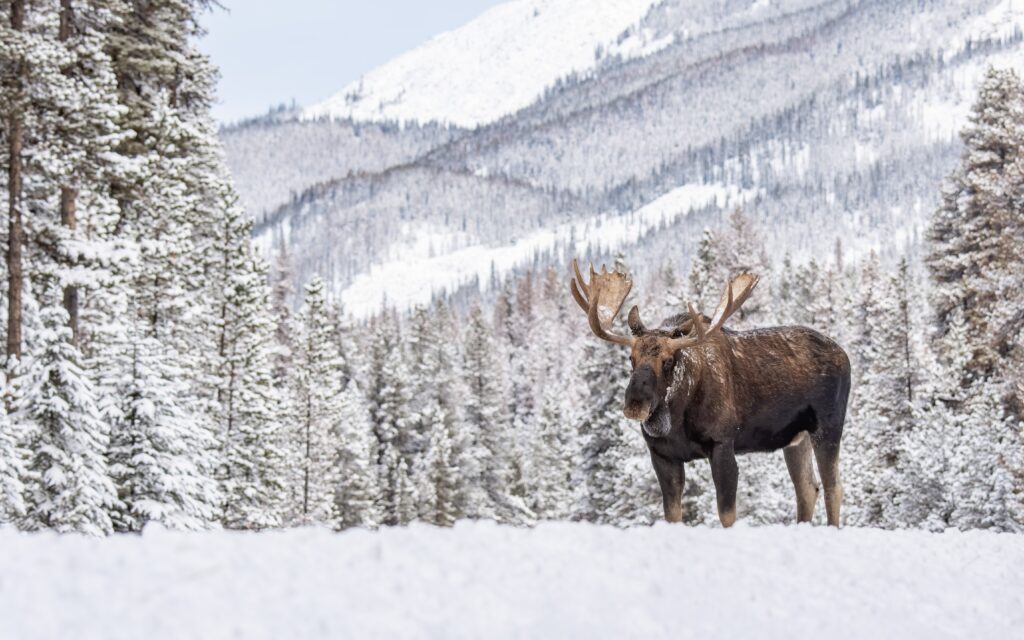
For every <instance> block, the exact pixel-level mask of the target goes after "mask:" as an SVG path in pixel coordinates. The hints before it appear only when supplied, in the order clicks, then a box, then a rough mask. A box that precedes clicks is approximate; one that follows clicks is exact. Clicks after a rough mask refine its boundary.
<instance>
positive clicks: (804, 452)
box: [570, 260, 850, 527]
mask: <svg viewBox="0 0 1024 640" xmlns="http://www.w3.org/2000/svg"><path fill="white" fill-rule="evenodd" d="M573 271H574V274H575V278H574V279H573V280H572V281H571V283H570V290H571V292H572V296H573V298H574V299H575V300H576V302H577V303H578V304H579V306H580V307H581V308H582V309H583V311H585V312H586V314H587V319H588V322H589V325H590V329H591V331H593V332H594V335H596V336H597V337H598V338H601V339H602V340H607V341H608V342H612V343H615V344H620V345H623V346H626V347H629V348H630V349H631V354H630V362H631V363H632V365H633V373H632V376H631V377H630V380H629V385H628V386H627V387H626V394H625V395H626V397H625V402H624V405H623V411H624V413H625V415H626V417H627V418H628V419H630V420H638V421H640V423H641V426H642V432H643V436H644V440H645V441H646V442H647V447H648V449H649V450H650V454H651V462H652V463H653V464H654V472H655V474H657V476H658V483H659V484H660V485H661V494H662V500H663V502H664V507H665V519H666V520H668V521H669V522H679V521H680V520H682V517H683V507H682V497H683V482H684V471H683V463H685V462H689V461H691V460H697V459H700V458H707V459H708V460H710V462H711V477H712V479H713V481H714V484H715V494H716V498H717V502H718V518H719V520H721V522H722V525H723V526H725V527H730V526H732V524H733V523H734V522H735V521H736V483H737V480H738V475H739V474H738V470H737V466H736V455H737V454H744V453H750V452H756V451H777V450H778V449H782V451H783V454H784V456H785V459H786V466H787V467H788V468H789V475H790V477H791V478H792V480H793V486H794V488H795V489H796V518H797V522H808V521H810V520H811V518H812V517H813V516H814V506H815V503H816V502H817V500H818V491H819V486H818V483H817V481H816V480H815V477H814V469H813V467H812V463H811V452H812V450H813V453H814V458H815V459H816V460H817V463H818V473H819V474H820V476H821V481H822V483H823V484H824V486H825V511H826V514H827V516H828V524H830V525H834V526H839V508H840V505H841V503H842V499H843V489H842V485H841V484H840V482H839V441H840V439H841V437H842V435H843V421H844V420H845V417H846V402H847V398H848V396H849V393H850V360H849V358H848V357H847V355H846V352H844V351H843V349H842V348H841V347H840V346H839V345H837V344H836V343H835V342H833V341H832V340H830V339H829V338H827V337H825V336H824V335H822V334H820V333H818V332H817V331H814V330H813V329H809V328H806V327H772V328H766V329H754V330H752V331H731V330H729V329H726V328H724V327H723V326H722V325H724V324H725V321H726V320H728V319H729V316H731V315H732V314H734V313H735V312H736V310H737V309H739V308H740V306H741V305H742V304H743V302H744V301H746V299H747V298H748V297H749V296H750V294H751V292H752V291H753V290H754V287H755V286H756V285H757V278H756V277H755V276H752V275H750V274H747V273H744V274H741V275H739V276H736V277H735V278H734V279H733V280H732V282H730V283H728V285H727V286H726V288H725V291H724V292H723V294H722V298H721V301H720V302H719V305H718V309H717V310H716V311H715V315H714V317H713V318H708V317H707V316H705V315H703V314H701V313H698V312H697V311H695V310H694V308H693V305H688V312H687V313H682V314H679V315H677V316H673V317H671V318H669V319H667V320H665V321H664V322H663V323H662V324H661V326H660V327H659V328H656V329H648V328H646V327H645V326H644V324H643V322H641V320H640V312H639V310H638V309H637V307H636V306H634V307H633V308H632V309H631V310H630V312H629V316H628V318H627V324H628V326H629V332H630V334H631V335H618V334H616V333H612V331H611V328H612V323H613V322H614V321H615V318H616V317H617V316H618V313H619V310H620V308H621V307H622V303H623V301H624V300H625V299H626V296H627V295H628V294H629V291H630V289H631V288H632V281H631V280H630V279H629V277H628V276H626V275H625V274H622V273H619V272H617V271H613V272H608V270H607V268H605V267H603V266H602V267H601V272H600V273H598V272H595V271H594V267H593V265H591V267H590V282H589V283H587V282H586V281H585V280H584V278H583V275H582V274H581V273H580V269H579V264H578V263H577V261H576V260H573Z"/></svg>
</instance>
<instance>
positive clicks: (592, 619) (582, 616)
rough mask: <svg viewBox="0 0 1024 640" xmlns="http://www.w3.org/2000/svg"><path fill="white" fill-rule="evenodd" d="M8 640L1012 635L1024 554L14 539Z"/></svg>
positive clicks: (553, 528)
mask: <svg viewBox="0 0 1024 640" xmlns="http://www.w3.org/2000/svg"><path fill="white" fill-rule="evenodd" d="M0 549H2V550H3V552H2V553H0V637H3V638H5V639H6V638H11V639H18V640H31V639H34V638H68V637H74V638H132V639H136V638H147V639H148V640H161V639H164V638H342V637H348V638H367V637H382V636H384V637H402V638H406V637H408V638H418V637H446V638H452V637H455V638H462V637H549V638H558V637H587V636H596V637H638V638H660V637H670V636H671V637H673V638H702V639H704V638H713V637H719V638H720V637H735V638H755V637H756V638H785V639H786V640H794V639H797V638H814V639H815V640H821V639H822V638H834V637H843V638H876V637H889V638H895V637H899V638H957V637H960V638H963V637H974V638H985V637H988V638H997V637H1003V638H1006V637H1014V636H1016V635H1018V634H1019V632H1020V629H1021V627H1022V626H1024V589H1022V588H1021V583H1020V578H1019V570H1020V568H1021V567H1022V566H1024V538H1022V537H1020V536H1013V535H1009V534H994V533H987V532H968V533H959V532H947V533H943V534H931V533H926V532H892V531H880V530H866V529H844V530H841V531H837V530H833V529H827V528H824V527H815V528H812V527H808V526H798V527H796V526H794V527H782V526H777V527H765V528H748V527H744V526H742V524H741V525H739V526H737V527H736V528H734V529H732V530H722V529H709V528H687V527H683V526H670V525H665V524H660V525H657V526H655V527H651V528H637V529H630V530H619V529H614V528H611V527H600V526H593V525H587V524H579V523H558V524H545V525H541V526H539V527H537V528H535V529H515V528H508V527H501V526H498V525H494V524H490V523H459V525H457V526H456V527H455V528H454V529H435V528H431V527H427V526H412V527H409V528H398V529H387V530H383V531H379V532H368V531H349V532H346V533H340V534H338V533H332V532H329V531H326V530H315V529H306V530H293V531H286V532H267V533H260V534H243V533H229V532H216V533H209V534H171V533H168V532H165V531H162V530H159V531H154V530H152V529H149V530H147V532H146V533H145V534H144V535H143V536H141V537H113V538H107V539H98V540H97V539H87V538H78V537H60V536H58V535H55V534H49V533H41V534H32V535H26V534H18V533H15V532H13V531H9V530H5V531H0Z"/></svg>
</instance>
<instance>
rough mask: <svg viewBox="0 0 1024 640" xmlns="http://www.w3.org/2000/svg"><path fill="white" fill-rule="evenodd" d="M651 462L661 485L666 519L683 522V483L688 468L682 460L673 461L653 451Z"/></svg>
mask: <svg viewBox="0 0 1024 640" xmlns="http://www.w3.org/2000/svg"><path fill="white" fill-rule="evenodd" d="M651 463H653V465H654V473H655V475H657V476H658V484H659V485H661V500H662V504H663V505H664V507H665V520H667V521H668V522H681V521H682V520H683V485H684V481H685V473H686V469H685V467H683V463H681V462H673V461H671V460H667V459H665V458H662V457H661V456H659V455H658V454H656V453H654V452H653V451H651Z"/></svg>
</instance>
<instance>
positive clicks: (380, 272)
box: [264, 184, 753, 318]
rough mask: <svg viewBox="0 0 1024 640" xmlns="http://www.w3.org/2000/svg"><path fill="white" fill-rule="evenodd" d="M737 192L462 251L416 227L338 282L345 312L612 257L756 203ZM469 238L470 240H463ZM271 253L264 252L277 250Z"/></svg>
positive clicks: (682, 196)
mask: <svg viewBox="0 0 1024 640" xmlns="http://www.w3.org/2000/svg"><path fill="white" fill-rule="evenodd" d="M752 196H753V194H752V193H745V192H741V191H739V190H738V189H736V188H735V187H729V188H726V187H724V186H721V185H694V184H688V185H684V186H682V187H677V188H676V189H673V190H672V191H670V192H668V193H666V194H665V195H663V196H661V197H659V198H658V199H656V200H655V201H653V202H650V203H648V204H647V205H644V206H643V207H641V208H639V209H637V210H636V211H633V212H631V213H628V214H623V215H616V214H605V215H599V216H593V217H591V218H587V219H584V220H579V221H576V222H567V223H564V224H561V225H558V226H557V227H553V228H551V229H544V230H541V231H536V232H534V233H531V234H529V235H527V236H525V237H523V238H520V239H518V240H517V241H516V242H513V243H511V244H507V245H499V246H487V245H482V244H470V245H469V246H459V244H460V243H459V240H460V234H450V233H435V234H431V233H424V231H423V229H420V228H413V227H410V228H409V229H408V230H407V233H406V236H407V239H406V240H405V241H400V242H397V243H395V244H393V245H391V246H390V247H389V255H390V259H389V260H387V261H385V262H383V263H382V264H377V265H374V266H372V267H371V268H370V270H369V271H366V272H364V273H361V274H359V275H358V276H356V277H355V279H353V281H352V283H351V284H349V285H348V286H345V285H346V283H345V282H340V281H339V282H335V283H333V285H334V290H336V291H341V292H342V294H341V301H342V304H344V306H345V310H346V311H347V312H348V313H350V314H352V315H353V316H354V317H356V318H365V317H368V316H370V315H372V314H374V313H376V312H378V311H380V309H381V307H382V305H383V304H384V302H387V303H388V304H390V305H392V306H395V307H396V308H398V309H400V310H403V311H404V310H406V309H409V308H411V307H413V306H415V305H422V304H428V303H430V301H431V297H432V296H433V295H434V294H436V293H438V292H440V291H445V290H446V291H449V292H451V291H454V290H456V289H458V288H459V287H460V286H462V285H465V284H469V283H470V282H472V281H473V280H474V279H475V280H476V282H478V283H483V284H486V283H487V282H488V281H489V278H490V276H491V275H492V274H493V275H497V276H498V277H504V276H505V274H507V273H509V272H510V271H512V270H513V269H515V268H516V267H519V266H522V265H524V264H528V263H529V262H530V260H531V259H532V258H533V257H534V255H537V254H543V253H545V252H550V253H551V254H553V255H557V254H559V253H560V252H561V251H564V250H568V251H569V252H570V253H571V254H573V255H587V254H588V253H591V252H593V253H600V252H602V251H605V252H612V251H614V250H616V249H619V248H620V247H625V246H629V245H633V244H635V243H636V242H637V241H638V240H639V239H640V238H642V237H643V236H644V235H645V234H647V233H649V232H651V231H653V230H654V229H657V228H658V227H659V226H662V225H667V224H671V223H673V222H675V220H676V219H677V218H679V217H680V216H683V215H686V214H687V213H688V212H690V211H691V210H694V209H700V208H703V207H706V206H709V205H714V206H718V207H727V206H738V205H740V204H742V203H743V202H745V201H746V200H748V199H749V198H750V197H752ZM461 235H464V234H461ZM270 249H271V248H270V247H265V248H264V251H268V252H269V251H270Z"/></svg>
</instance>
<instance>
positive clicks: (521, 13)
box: [303, 0, 671, 127]
mask: <svg viewBox="0 0 1024 640" xmlns="http://www.w3.org/2000/svg"><path fill="white" fill-rule="evenodd" d="M653 4H654V2H653V0H514V1H513V2H507V3H505V4H501V5H499V6H497V7H494V8H493V9H491V10H489V11H487V12H486V13H484V14H483V15H481V16H480V17H478V18H477V19H475V20H473V21H471V22H470V23H468V24H466V25H464V26H463V27H460V28H459V29H456V30H454V31H449V32H447V33H442V34H440V35H438V36H436V37H434V38H433V39H431V40H430V41H429V42H427V43H426V44H424V45H423V46H421V47H418V48H416V49H414V50H412V51H410V52H408V53H405V54H403V55H401V56H399V57H398V58H396V59H394V60H392V61H391V62H389V63H387V64H385V65H383V66H381V67H378V68H377V69H374V70H373V71H371V72H370V73H368V74H366V76H365V77H363V78H361V79H360V80H358V81H356V82H354V83H352V84H350V85H348V86H347V87H345V88H344V89H342V90H341V91H340V92H339V93H337V94H336V95H334V96H333V97H331V98H328V99H327V100H325V101H323V102H321V103H319V104H316V105H313V106H311V107H309V108H307V109H306V110H305V112H304V114H303V115H304V116H305V117H307V118H318V117H321V116H330V117H334V118H353V119H356V120H370V121H378V120H399V121H417V122H429V121H437V122H444V123H450V124H455V125H458V126H463V127H473V126H476V125H481V124H487V123H489V122H492V121H494V120H496V119H498V118H500V117H501V116H503V115H506V114H509V113H512V112H514V111H517V110H518V109H521V108H523V107H525V106H527V105H528V104H530V103H531V102H533V101H534V100H536V99H537V98H539V97H540V95H541V94H542V93H543V92H544V90H545V89H547V88H548V87H550V86H551V85H552V84H554V82H555V81H556V80H558V79H559V78H562V77H564V76H566V75H569V74H570V73H581V72H586V71H587V70H589V69H591V68H593V67H594V66H595V65H596V64H597V62H598V60H599V59H598V57H597V55H596V52H597V51H598V50H603V49H612V48H615V46H616V44H617V43H618V36H620V35H621V34H622V33H623V32H624V31H625V30H626V29H628V28H629V27H630V26H631V25H632V24H634V23H635V22H637V21H638V20H640V19H641V18H642V17H643V16H644V14H645V13H647V11H648V9H650V7H651V6H652V5H653ZM670 41H671V40H669V42H670ZM624 44H625V45H626V46H619V47H618V49H621V55H623V56H629V55H639V54H644V53H648V52H650V51H652V50H653V49H655V48H657V46H658V43H650V42H644V41H643V39H642V37H641V36H636V37H634V38H632V39H628V41H626V39H624ZM662 44H665V43H662ZM618 49H616V50H617V51H618Z"/></svg>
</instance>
